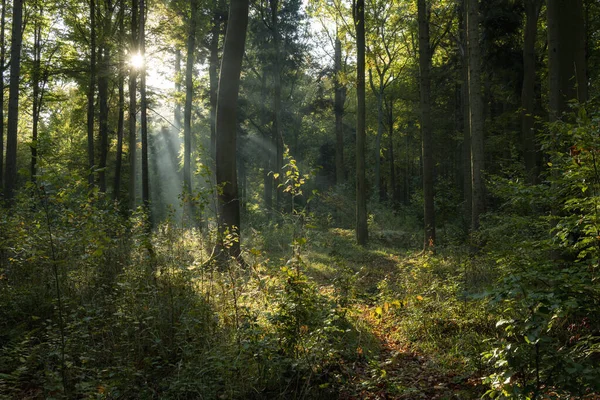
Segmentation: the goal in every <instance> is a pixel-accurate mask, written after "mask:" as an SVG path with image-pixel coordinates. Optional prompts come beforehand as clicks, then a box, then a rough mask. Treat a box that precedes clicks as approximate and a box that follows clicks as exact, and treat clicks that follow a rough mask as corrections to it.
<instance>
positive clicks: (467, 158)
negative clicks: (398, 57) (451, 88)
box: [458, 0, 473, 230]
mask: <svg viewBox="0 0 600 400" xmlns="http://www.w3.org/2000/svg"><path fill="white" fill-rule="evenodd" d="M465 10H466V0H463V1H462V3H461V7H460V9H459V12H458V17H459V20H460V26H461V29H460V43H461V50H462V58H461V69H462V84H461V88H460V91H461V103H462V104H461V106H462V132H463V145H462V156H463V157H462V169H463V199H464V209H463V216H464V225H465V229H466V230H469V229H470V225H471V206H472V200H471V199H472V194H473V193H472V190H471V183H472V181H471V124H470V122H469V121H470V119H471V118H470V114H471V113H470V107H469V52H468V49H467V19H466V11H465Z"/></svg>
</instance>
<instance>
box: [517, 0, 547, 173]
mask: <svg viewBox="0 0 600 400" xmlns="http://www.w3.org/2000/svg"><path fill="white" fill-rule="evenodd" d="M541 7H542V3H541V1H540V0H525V17H526V23H525V36H524V40H523V86H522V88H521V135H522V141H523V153H524V156H525V157H524V158H525V173H526V176H527V181H528V182H529V183H530V184H535V183H536V181H537V176H538V170H537V166H536V159H537V154H536V153H537V146H536V143H535V130H534V123H535V119H534V105H535V41H536V37H537V23H538V17H539V14H540V9H541Z"/></svg>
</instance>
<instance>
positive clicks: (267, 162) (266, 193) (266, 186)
mask: <svg viewBox="0 0 600 400" xmlns="http://www.w3.org/2000/svg"><path fill="white" fill-rule="evenodd" d="M267 95H268V93H267V72H266V71H265V70H263V74H262V82H261V98H263V99H264V98H266V97H267ZM261 111H262V112H261V125H262V126H265V125H266V124H267V122H268V118H269V116H268V110H267V107H266V106H265V105H263V106H262V107H261ZM263 139H264V141H265V144H266V146H267V149H266V151H264V152H263V156H264V167H263V201H264V208H265V211H266V213H267V216H268V217H270V216H271V212H272V211H273V174H272V171H273V148H272V147H273V146H272V144H273V142H272V140H271V138H268V137H266V135H265V137H264V138H263Z"/></svg>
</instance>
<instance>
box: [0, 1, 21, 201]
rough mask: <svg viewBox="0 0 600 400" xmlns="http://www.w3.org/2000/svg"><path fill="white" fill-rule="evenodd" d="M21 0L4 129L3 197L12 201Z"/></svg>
mask: <svg viewBox="0 0 600 400" xmlns="http://www.w3.org/2000/svg"><path fill="white" fill-rule="evenodd" d="M22 25H23V0H14V1H13V21H12V36H11V43H10V83H9V95H8V96H9V98H8V124H7V125H8V126H7V131H6V171H5V177H4V185H5V187H4V197H5V199H6V200H7V201H8V202H9V204H10V203H11V202H12V200H13V197H14V191H15V189H16V183H17V136H18V130H19V81H20V78H21V45H22V42H23V30H22V29H23V26H22Z"/></svg>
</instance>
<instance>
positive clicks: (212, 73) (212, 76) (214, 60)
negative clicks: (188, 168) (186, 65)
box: [208, 1, 221, 160]
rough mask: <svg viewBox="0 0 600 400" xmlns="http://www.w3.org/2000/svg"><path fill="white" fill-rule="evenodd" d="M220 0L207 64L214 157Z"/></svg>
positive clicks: (216, 10) (213, 23) (213, 24)
mask: <svg viewBox="0 0 600 400" xmlns="http://www.w3.org/2000/svg"><path fill="white" fill-rule="evenodd" d="M220 3H221V2H220V1H216V2H215V5H214V7H215V9H214V10H213V21H212V28H211V34H210V61H209V66H208V75H209V84H210V89H209V90H210V157H211V159H212V160H214V159H215V152H216V150H215V149H216V143H217V136H216V121H217V119H216V117H217V89H218V85H219V36H220V32H221V15H220V13H221V7H220Z"/></svg>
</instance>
